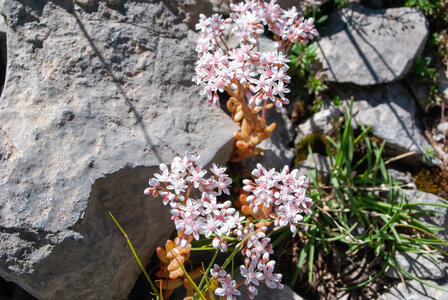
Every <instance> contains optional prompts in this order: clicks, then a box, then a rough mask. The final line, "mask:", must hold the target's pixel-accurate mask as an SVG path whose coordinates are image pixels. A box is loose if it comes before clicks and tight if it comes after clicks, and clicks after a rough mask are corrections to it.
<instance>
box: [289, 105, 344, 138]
mask: <svg viewBox="0 0 448 300" xmlns="http://www.w3.org/2000/svg"><path fill="white" fill-rule="evenodd" d="M341 114H342V112H341V110H340V109H339V108H338V107H336V106H330V107H328V108H325V109H322V110H321V111H318V112H317V113H315V114H313V115H312V116H311V117H310V118H308V119H307V120H306V121H305V122H303V123H302V124H299V125H298V126H297V128H296V132H297V136H296V138H295V144H296V145H297V144H299V143H300V141H301V140H302V139H303V138H305V137H307V136H309V135H311V134H318V135H326V134H329V133H330V132H331V130H332V129H333V124H332V120H334V119H336V118H337V117H339V116H340V115H341Z"/></svg>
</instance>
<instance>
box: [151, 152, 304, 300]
mask: <svg viewBox="0 0 448 300" xmlns="http://www.w3.org/2000/svg"><path fill="white" fill-rule="evenodd" d="M198 159H199V156H198V155H197V154H194V153H188V154H187V155H186V156H185V157H183V158H180V157H176V158H175V159H174V161H173V162H172V163H171V166H170V167H168V166H167V165H165V164H161V165H160V172H159V173H156V174H154V177H153V178H151V179H150V180H149V185H150V187H148V188H147V189H146V190H145V194H147V195H152V196H154V197H157V196H161V197H162V201H163V203H164V204H165V205H169V206H170V209H171V210H170V212H171V215H172V217H171V219H172V220H173V222H174V224H175V226H176V230H177V235H178V237H177V238H176V239H175V240H174V242H173V241H171V240H169V241H167V243H166V245H165V248H161V247H159V248H158V249H157V255H158V257H159V259H160V261H161V264H160V270H159V272H158V274H157V275H158V276H160V277H162V278H163V281H162V282H160V281H159V282H158V283H157V285H158V287H159V288H162V289H164V290H165V293H164V297H167V296H169V295H170V293H171V292H172V290H173V289H174V288H176V287H178V286H181V285H182V284H184V286H185V287H186V288H187V291H189V292H190V295H191V296H192V297H193V296H194V295H196V296H197V297H201V298H204V299H205V295H206V294H207V292H208V293H209V295H210V293H212V292H213V293H214V294H215V295H217V296H222V297H226V298H227V299H233V297H234V296H238V295H240V291H238V290H237V288H238V287H239V286H241V285H244V286H245V288H246V289H247V292H248V295H249V298H250V299H253V298H254V297H255V296H256V295H257V294H258V290H257V287H258V286H259V285H260V283H261V282H262V283H264V284H265V285H266V286H267V287H268V288H271V289H276V288H278V289H281V288H283V285H282V284H281V278H282V275H281V274H278V273H274V268H275V264H276V262H275V261H274V260H272V258H271V255H272V254H273V247H272V244H271V243H270V241H271V240H270V238H269V237H267V231H268V226H269V225H270V224H272V223H274V225H275V226H278V227H285V226H288V227H289V228H290V230H291V231H292V232H296V231H297V228H298V227H299V226H300V225H301V221H302V220H303V215H310V214H312V212H311V210H310V207H311V206H312V204H313V202H312V200H311V199H310V198H309V197H307V195H306V194H307V188H308V184H307V182H306V177H305V176H298V175H297V172H298V171H297V170H293V171H291V172H290V171H289V168H288V167H287V166H285V167H284V168H283V170H282V171H281V172H277V171H275V170H274V169H271V170H266V169H265V168H264V167H263V166H262V165H260V164H258V166H257V168H256V169H255V170H253V172H252V176H253V178H254V179H253V180H250V179H247V180H245V181H244V184H245V185H244V187H243V189H244V191H246V192H247V195H246V198H245V201H246V203H248V204H249V209H250V210H251V212H252V213H253V216H257V217H258V218H254V217H253V216H252V217H251V218H247V219H246V217H244V216H240V214H239V212H238V211H237V210H236V209H235V208H233V207H232V203H231V201H225V202H222V203H221V202H219V201H218V199H217V197H219V196H221V195H222V194H230V192H229V187H230V185H231V183H232V180H231V179H230V177H229V176H228V175H227V174H226V173H225V170H226V169H225V168H222V167H218V166H216V165H215V164H213V166H212V168H211V169H210V172H211V176H210V177H208V178H206V177H205V176H206V174H207V171H206V170H204V169H202V167H201V166H200V165H199V164H198ZM193 194H194V195H198V196H192V195H193ZM193 240H196V241H199V240H205V241H206V244H207V243H208V244H210V248H211V249H215V256H214V257H213V259H212V261H211V262H210V263H209V265H208V268H207V269H205V268H201V267H199V268H197V269H195V270H193V271H191V272H187V271H186V268H185V266H184V264H185V263H186V262H187V261H188V259H189V253H190V251H191V250H192V244H191V242H192V241H193ZM229 244H230V245H229ZM230 247H231V248H232V249H233V251H232V253H231V254H230V255H229V256H228V258H227V259H226V261H225V262H224V264H222V265H221V266H219V265H218V264H215V259H216V256H217V254H218V251H221V252H227V251H228V250H229V248H230ZM238 253H240V254H241V255H242V256H243V258H244V261H243V264H242V265H241V266H240V267H239V270H240V274H241V276H242V277H243V278H244V280H243V281H241V282H236V281H235V279H234V278H233V277H232V275H231V273H228V271H227V270H226V268H227V266H229V264H230V263H232V265H233V261H234V257H235V255H237V254H238ZM201 276H202V280H201V281H200V283H199V284H198V285H197V284H196V283H194V279H197V278H199V277H201Z"/></svg>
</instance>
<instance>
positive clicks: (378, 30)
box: [319, 2, 428, 85]
mask: <svg viewBox="0 0 448 300" xmlns="http://www.w3.org/2000/svg"><path fill="white" fill-rule="evenodd" d="M326 28H328V30H326V31H323V32H321V36H322V39H321V40H320V42H319V48H320V51H319V56H320V59H321V60H322V64H323V67H324V68H325V69H327V71H326V72H325V74H326V75H327V77H328V79H329V80H330V81H332V82H342V83H349V82H350V83H354V84H358V85H373V84H379V83H386V82H391V81H395V80H397V79H400V78H403V76H405V75H406V73H407V72H408V71H409V70H410V68H411V66H412V63H413V61H414V59H415V57H416V56H417V55H419V53H420V52H421V51H422V50H423V47H424V45H425V41H426V38H427V36H428V25H427V22H426V19H425V17H424V16H423V14H422V13H421V12H419V11H418V10H415V9H412V8H407V7H401V8H390V9H386V10H384V9H383V10H371V9H368V8H365V7H363V6H362V5H359V4H357V3H353V2H352V3H350V4H349V5H348V6H347V8H344V9H342V10H341V11H340V12H338V13H334V14H333V15H332V16H331V17H330V18H329V21H328V24H327V27H326Z"/></svg>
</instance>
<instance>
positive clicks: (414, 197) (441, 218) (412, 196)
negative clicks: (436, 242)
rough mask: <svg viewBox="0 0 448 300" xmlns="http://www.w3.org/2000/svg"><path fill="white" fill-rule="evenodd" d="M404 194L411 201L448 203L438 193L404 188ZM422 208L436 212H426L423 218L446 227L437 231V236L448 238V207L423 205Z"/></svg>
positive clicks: (432, 223)
mask: <svg viewBox="0 0 448 300" xmlns="http://www.w3.org/2000/svg"><path fill="white" fill-rule="evenodd" d="M403 192H404V195H405V197H406V199H407V201H409V202H427V203H433V204H447V201H446V200H445V199H443V198H440V197H438V196H436V195H433V194H430V193H425V192H422V191H414V190H403ZM420 208H421V209H424V210H430V211H433V212H434V213H425V214H424V215H422V216H421V219H422V220H423V221H424V222H425V223H426V224H430V225H435V226H439V227H443V228H445V230H443V231H439V232H437V236H438V237H439V238H441V239H444V240H448V209H447V208H445V207H442V206H434V205H421V206H420Z"/></svg>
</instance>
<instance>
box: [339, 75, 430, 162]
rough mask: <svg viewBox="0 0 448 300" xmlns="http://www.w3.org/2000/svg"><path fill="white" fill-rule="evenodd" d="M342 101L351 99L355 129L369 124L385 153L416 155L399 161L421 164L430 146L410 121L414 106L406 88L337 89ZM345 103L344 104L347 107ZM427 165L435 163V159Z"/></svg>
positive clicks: (412, 116) (394, 86)
mask: <svg viewBox="0 0 448 300" xmlns="http://www.w3.org/2000/svg"><path fill="white" fill-rule="evenodd" d="M337 91H338V93H339V95H341V98H342V99H350V97H351V96H353V97H354V99H355V101H354V103H353V114H354V123H353V126H354V127H355V128H356V127H357V126H359V123H363V124H364V126H365V127H368V126H370V125H372V126H373V127H372V129H371V132H372V133H373V134H374V135H375V136H377V137H379V138H381V139H382V140H385V141H386V142H387V145H388V149H387V150H388V152H389V154H391V155H398V154H403V153H407V152H410V151H415V152H416V154H415V155H412V156H408V157H406V158H403V159H402V161H403V162H407V163H410V164H412V165H416V164H417V163H418V162H419V161H420V162H421V161H423V159H424V157H425V153H426V152H427V150H428V149H430V147H431V146H430V144H429V142H428V141H427V140H426V138H425V137H424V136H423V134H422V132H421V130H420V127H419V124H418V123H417V121H416V120H415V119H414V115H415V103H414V99H413V98H412V95H411V94H410V93H409V91H408V89H407V88H406V87H405V86H404V85H403V84H402V83H400V82H398V83H391V84H386V85H383V86H379V87H371V88H367V87H365V88H351V87H339V88H337ZM348 103H349V101H348V100H347V101H346V102H345V104H346V105H347V106H348ZM425 162H427V163H428V164H437V163H438V162H437V161H436V160H433V161H430V160H427V159H426V158H425Z"/></svg>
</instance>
